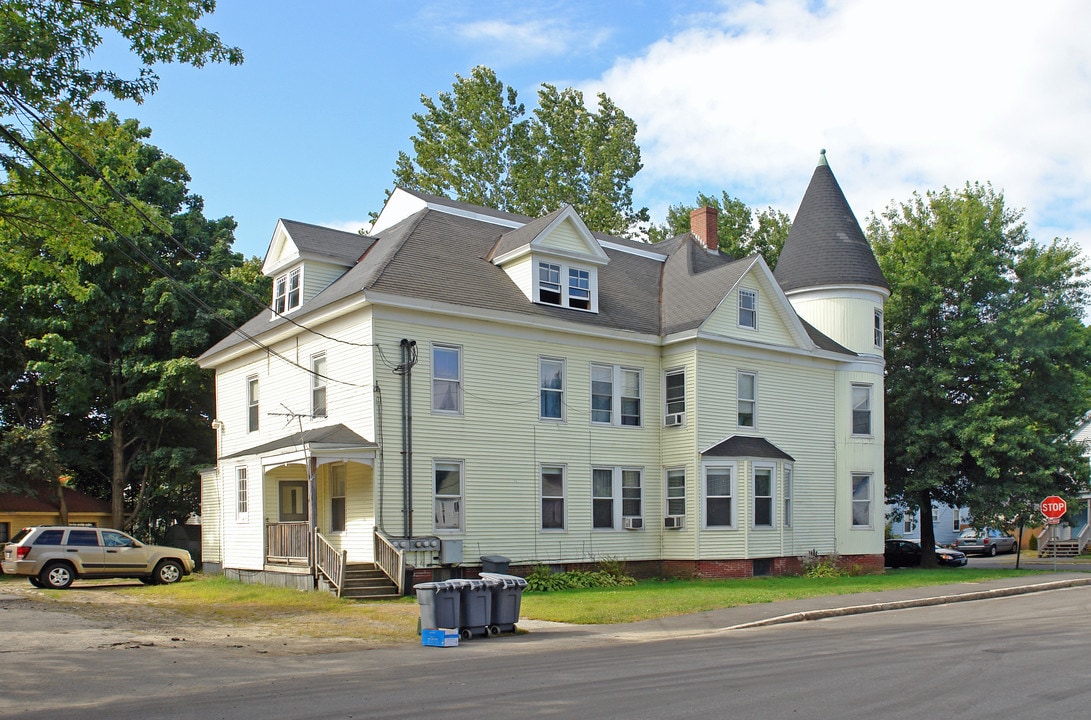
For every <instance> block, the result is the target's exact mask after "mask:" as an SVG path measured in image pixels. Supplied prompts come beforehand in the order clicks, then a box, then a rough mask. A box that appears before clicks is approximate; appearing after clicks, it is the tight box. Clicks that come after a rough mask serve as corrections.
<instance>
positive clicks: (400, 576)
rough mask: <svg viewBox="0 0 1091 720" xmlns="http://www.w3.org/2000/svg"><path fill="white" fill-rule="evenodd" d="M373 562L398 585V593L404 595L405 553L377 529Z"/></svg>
mask: <svg viewBox="0 0 1091 720" xmlns="http://www.w3.org/2000/svg"><path fill="white" fill-rule="evenodd" d="M375 564H376V565H378V566H379V569H380V570H382V571H383V572H384V573H386V576H387V577H389V578H390V579H391V580H393V581H394V584H395V585H397V586H398V594H399V595H405V553H403V552H402V551H401V550H399V549H398V548H396V547H394V546H393V545H391V544H390V541H389V540H387V539H386V537H384V536H383V534H382V533H380V532H378V531H376V532H375Z"/></svg>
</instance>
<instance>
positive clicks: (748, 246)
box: [648, 191, 792, 269]
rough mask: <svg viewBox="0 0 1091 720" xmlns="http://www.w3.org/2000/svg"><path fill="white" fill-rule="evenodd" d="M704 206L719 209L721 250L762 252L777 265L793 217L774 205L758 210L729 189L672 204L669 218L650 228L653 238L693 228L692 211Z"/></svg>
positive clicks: (737, 253) (771, 264)
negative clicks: (690, 203) (691, 202)
mask: <svg viewBox="0 0 1091 720" xmlns="http://www.w3.org/2000/svg"><path fill="white" fill-rule="evenodd" d="M703 207H711V208H715V209H716V211H717V214H716V224H717V228H718V230H719V235H720V250H721V251H723V252H725V253H727V254H728V255H731V256H732V257H737V258H741V257H746V256H747V255H753V254H759V255H761V256H762V257H763V258H765V262H766V264H768V265H769V267H770V269H772V268H775V267H776V265H777V259H778V258H780V251H781V248H783V247H784V240H785V238H787V237H788V231H789V230H791V229H792V219H791V218H790V217H788V215H787V214H786V213H784V212H781V211H780V210H776V209H774V208H772V207H769V208H766V209H765V210H761V211H759V212H757V213H755V212H754V210H752V209H751V208H750V207H748V206H747V205H746V203H744V202H743V201H742V200H740V199H738V198H735V197H732V196H730V195H728V194H727V192H726V191H724V192H722V193H721V195H720V197H714V196H711V195H706V194H705V193H700V194H699V195H697V201H696V202H695V203H694V204H693V205H671V206H670V207H669V208H667V219H666V222H664V223H663V224H662V225H653V226H652V227H651V228H650V229H649V231H648V236H649V238H650V239H651V241H652V242H660V241H662V240H666V239H667V238H670V237H674V236H675V235H680V234H682V233H685V232H689V229H690V213H691V212H692V211H693V210H696V209H698V208H703Z"/></svg>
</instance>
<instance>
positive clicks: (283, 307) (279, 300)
mask: <svg viewBox="0 0 1091 720" xmlns="http://www.w3.org/2000/svg"><path fill="white" fill-rule="evenodd" d="M302 278H303V274H302V272H301V271H300V269H299V268H296V269H295V270H292V271H291V272H288V273H285V274H284V275H279V276H277V279H276V280H274V281H273V310H275V311H276V312H277V314H278V315H283V314H284V313H286V312H291V311H292V310H295V309H296V308H298V307H299V306H300V305H302V304H303V302H302V300H303V287H302Z"/></svg>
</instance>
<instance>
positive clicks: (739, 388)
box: [735, 370, 758, 430]
mask: <svg viewBox="0 0 1091 720" xmlns="http://www.w3.org/2000/svg"><path fill="white" fill-rule="evenodd" d="M744 375H746V376H749V377H752V378H754V397H753V398H744V397H743V396H742V382H741V381H740V379H741V378H742V377H743V376H744ZM742 402H750V403H753V412H752V413H751V415H752V416H753V422H752V423H751V424H750V425H743V424H742V423H740V422H739V404H740V403H742ZM735 425H736V427H740V428H746V429H747V430H757V429H758V374H757V373H756V372H754V371H753V370H738V371H736V373H735Z"/></svg>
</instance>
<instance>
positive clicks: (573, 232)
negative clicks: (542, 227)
mask: <svg viewBox="0 0 1091 720" xmlns="http://www.w3.org/2000/svg"><path fill="white" fill-rule="evenodd" d="M541 247H543V248H556V249H558V250H567V251H568V252H574V253H580V254H586V253H587V252H588V250H589V248H588V247H587V242H586V241H585V240H584V238H583V236H582V235H581V234H580V232H579V230H578V229H577V228H576V225H575V223H574V222H573V221H572V220H565V221H564V222H562V223H561V224H560V225H558V226H557V227H555V228H553V230H552V232H550V233H549V235H547V236H546V237H544V238H542V242H541Z"/></svg>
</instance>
